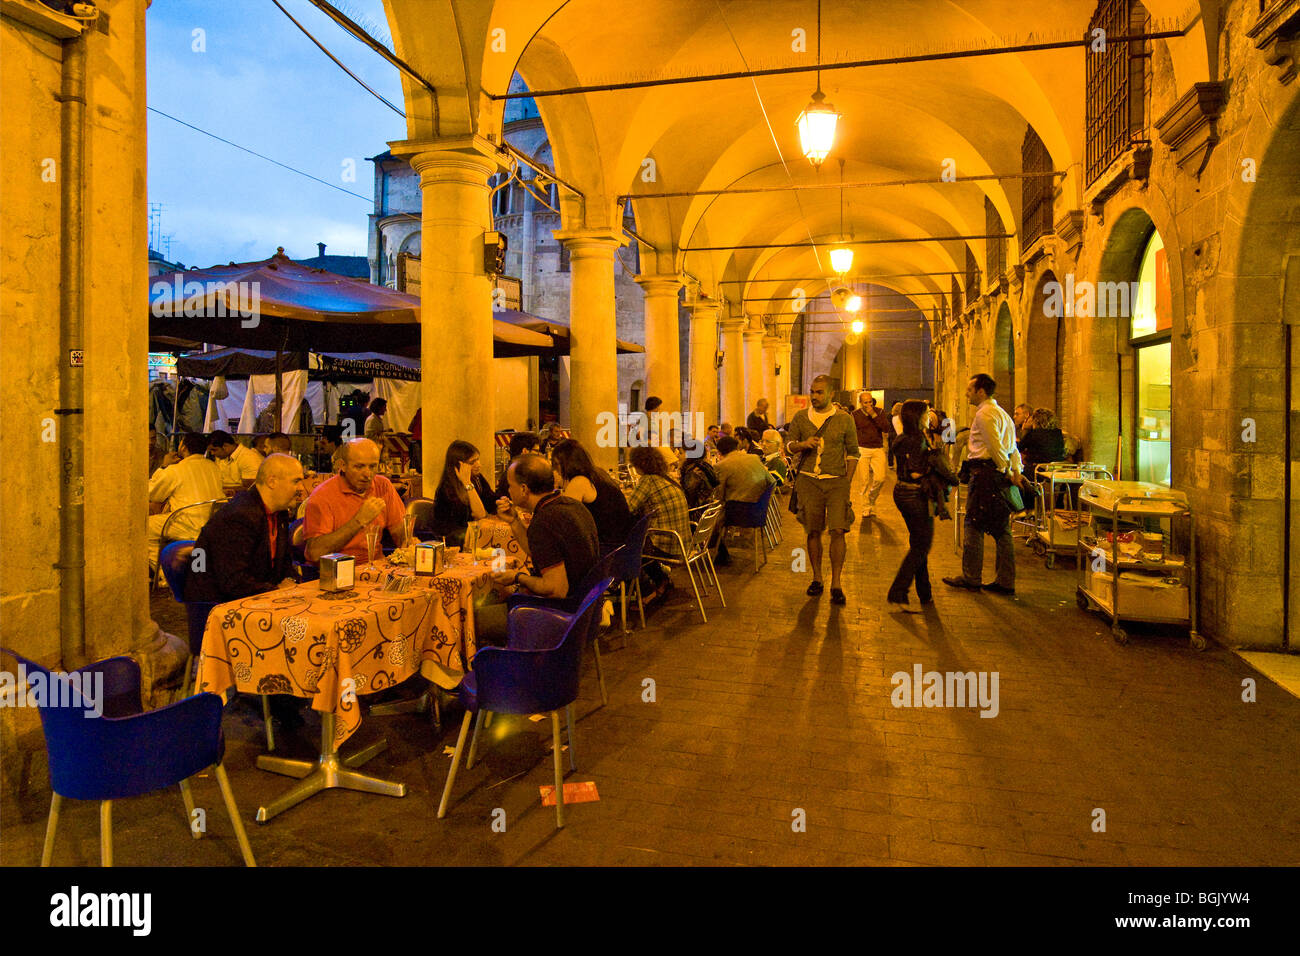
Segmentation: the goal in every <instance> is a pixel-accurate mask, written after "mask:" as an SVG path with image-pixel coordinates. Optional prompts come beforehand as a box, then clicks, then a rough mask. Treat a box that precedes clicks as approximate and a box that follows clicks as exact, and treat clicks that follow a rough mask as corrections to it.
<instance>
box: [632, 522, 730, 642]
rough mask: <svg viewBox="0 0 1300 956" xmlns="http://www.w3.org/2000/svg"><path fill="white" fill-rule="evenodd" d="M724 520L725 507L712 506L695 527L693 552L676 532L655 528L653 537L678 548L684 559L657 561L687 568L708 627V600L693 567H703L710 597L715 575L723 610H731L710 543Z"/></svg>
mask: <svg viewBox="0 0 1300 956" xmlns="http://www.w3.org/2000/svg"><path fill="white" fill-rule="evenodd" d="M721 517H722V503H721V502H719V501H714V502H711V503H710V504H709V505H708V506H707V507H706V508H705V509H704V511H703V512H702V513H701V514H700V520H699V523H698V524H697V525H696V526H695V531H694V532H693V533H692V534H691V544H690V547H689V549H688V548H687V545H686V542H684V541H683V540H682V538H681V535H679V534H678V533H677V532H676V531H668V530H665V529H662V528H651V529H650V531H649V533H650V534H651V535H661V536H663V539H664V543H665V544H676V546H677V553H678V555H680V557H673V556H665V557H656V558H655V560H656V561H658V562H660V563H661V564H667V565H669V566H670V567H679V566H683V567H685V568H686V575H687V577H689V578H690V579H691V590H693V591H694V592H695V600H696V602H697V603H698V604H699V606H700V617H702V618H704V623H706V624H707V623H708V622H709V616H708V615H707V614H706V613H705V612H704V599H703V598H702V597H701V596H700V587H699V586H697V585H696V572H695V571H694V570H693V568H692V566H693V565H697V564H698V565H700V566H701V567H700V570H699V584H700V586H702V587H703V588H704V593H705V594H708V593H709V584H708V576H709V575H711V576H712V578H713V583H714V584H715V585H716V586H717V588H718V599H719V600H720V601H721V602H722V606H723V607H726V606H727V599H726V598H725V597H723V596H722V583H721V582H720V581H719V580H718V572H717V570H716V569H715V568H714V567H713V555H711V554H710V553H709V542H710V540H711V539H712V537H713V532H714V530H715V529H716V528H717V526H718V521H719V520H720V519H721ZM659 548H660V550H661V551H667V550H668V548H665V547H663V546H662V545H659Z"/></svg>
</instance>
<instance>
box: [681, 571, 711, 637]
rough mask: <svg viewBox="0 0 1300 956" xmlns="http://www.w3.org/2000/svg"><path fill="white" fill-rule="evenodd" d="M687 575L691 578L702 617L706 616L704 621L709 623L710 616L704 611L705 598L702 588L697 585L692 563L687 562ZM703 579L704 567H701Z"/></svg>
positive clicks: (692, 588)
mask: <svg viewBox="0 0 1300 956" xmlns="http://www.w3.org/2000/svg"><path fill="white" fill-rule="evenodd" d="M686 576H687V577H689V578H690V579H691V590H692V591H694V592H695V603H696V604H698V605H699V606H700V617H702V618H704V623H705V624H708V623H709V616H708V615H707V614H705V613H704V598H702V597H701V596H700V589H699V588H698V587H696V586H695V572H694V571H692V570H691V563H690V562H689V561H687V562H686ZM700 578H701V581H702V580H703V578H704V569H703V568H701V569H700Z"/></svg>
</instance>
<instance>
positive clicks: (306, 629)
mask: <svg viewBox="0 0 1300 956" xmlns="http://www.w3.org/2000/svg"><path fill="white" fill-rule="evenodd" d="M392 569H393V567H392V566H391V565H389V564H388V563H387V562H386V561H385V562H380V563H378V564H376V565H375V566H374V567H371V566H369V565H362V566H360V567H358V569H357V576H356V586H355V587H353V588H352V589H350V590H348V591H343V592H337V593H330V592H322V591H321V590H320V582H319V581H311V582H307V583H305V584H300V585H298V586H297V587H294V588H289V589H285V590H276V591H268V592H265V593H263V594H257V595H253V596H251V597H246V598H241V599H239V600H237V601H230V602H227V603H225V604H219V605H217V606H216V607H215V608H213V609H212V613H211V615H210V616H209V618H208V624H207V628H206V630H205V631H204V635H203V650H202V656H201V657H200V660H199V677H198V687H197V690H198V691H200V692H201V691H205V690H206V691H212V692H214V693H219V694H223V695H224V694H225V693H226V692H227V691H228V690H229V689H230V688H231V687H234V688H235V689H237V690H239V691H244V692H247V693H252V694H292V695H293V696H295V697H304V698H308V699H310V700H311V702H312V709H314V710H318V711H320V712H321V715H322V716H321V753H320V759H319V760H318V761H307V760H289V759H285V758H282V757H274V756H270V755H263V756H260V757H258V758H257V765H258V767H259V768H260V769H263V770H268V771H271V772H273V773H280V774H285V775H287V776H291V777H297V778H300V781H301V782H300V783H298V784H297V785H296V786H294V787H293V788H291V789H290V790H289V791H288V792H286V793H285V794H283V795H282V796H280V797H279V798H277V799H276V800H274V801H272V802H271V803H270V804H268V805H267V806H263V807H260V808H258V811H257V820H258V822H259V823H265V822H266V821H267V820H269V819H271V818H272V817H274V816H276V815H277V814H279V813H282V812H283V811H285V810H287V809H289V808H290V807H293V806H296V805H297V804H299V803H301V802H302V801H304V800H306V799H307V798H308V797H310V796H312V795H313V794H315V793H318V792H320V791H321V790H324V789H329V788H332V787H342V788H345V789H349V790H359V791H362V792H367V793H380V794H384V795H386V796H394V797H401V796H405V795H406V786H405V784H401V783H394V782H391V781H387V780H382V779H379V778H376V777H371V776H368V775H366V774H362V773H359V772H357V771H356V770H355V768H357V767H360V766H361V765H362V764H364V763H365V762H366V761H367V760H369V759H370V758H371V757H374V756H375V755H377V754H379V753H382V752H383V751H384V749H385V748H387V746H388V742H387V740H379V741H376V742H375V743H373V744H370V745H369V746H367V747H365V748H363V749H362V750H360V751H358V752H357V753H355V754H352V755H351V756H350V757H346V758H341V757H340V756H339V753H338V748H339V746H340V745H341V744H342V743H343V742H344V741H346V740H347V739H348V738H349V737H351V736H352V734H353V733H355V732H356V730H357V728H358V727H359V726H360V724H361V708H360V706H359V704H358V701H357V695H359V694H373V693H377V692H379V691H383V690H386V689H388V688H390V687H393V686H395V685H397V684H400V683H401V682H402V681H404V680H406V679H407V678H409V677H412V676H413V675H414V674H415V673H416V671H417V670H418V671H419V672H420V673H422V674H423V675H424V676H426V677H427V678H428V679H430V680H432V681H434V682H436V683H438V684H440V685H442V686H447V687H449V686H455V684H456V682H457V681H458V680H459V678H460V676H461V675H462V674H463V673H464V671H465V669H466V667H467V665H468V662H469V661H470V660H471V659H472V658H473V656H474V651H475V645H474V627H473V602H474V599H475V597H477V596H479V595H481V594H483V593H485V592H486V591H487V590H489V589H490V588H491V563H490V562H479V563H476V564H471V563H469V562H464V563H457V564H454V565H453V566H452V567H451V568H449V569H448V570H447V571H445V572H444V573H442V574H439V575H437V576H436V577H433V578H420V579H418V580H417V581H416V583H415V585H414V586H413V588H412V589H411V590H410V591H407V592H405V593H397V592H391V591H383V590H382V589H381V588H382V580H383V578H384V577H385V575H386V573H387V572H388V571H389V570H392ZM399 573H400V572H399ZM405 573H406V574H410V573H411V572H410V571H409V570H406V571H405Z"/></svg>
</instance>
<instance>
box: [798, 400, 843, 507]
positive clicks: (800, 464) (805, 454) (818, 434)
mask: <svg viewBox="0 0 1300 956" xmlns="http://www.w3.org/2000/svg"><path fill="white" fill-rule="evenodd" d="M834 417H835V416H834V415H833V414H832V415H829V416H827V418H826V421H824V422H822V425H821V428H819V429H817V431H816V433H815V434H814V435H813V436H812V437H813V438H821V437H822V432H824V431H825V430H826V426H827V425H829V424H830V423H831V419H832V418H834ZM809 454H810V453H809V452H806V451H805V452H803V453H801V454H800V455H799V460H798V461H796V462H795V463H794V467H793V468H792V469H790V471H791V473H792V474H793V475H794V477H793V478H791V479H790V484H791V490H790V503H789V504H788V505H787V506H786V507H788V508H789V509H790V513H791V514H796V515H797V514H798V513H799V482H798V480H797V479H798V478H799V469H801V468H803V463H804V459H805V458H807V457H808V455H809ZM852 521H853V506H852V505H850V506H849V522H850V523H852Z"/></svg>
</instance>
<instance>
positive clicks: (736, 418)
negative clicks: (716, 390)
mask: <svg viewBox="0 0 1300 956" xmlns="http://www.w3.org/2000/svg"><path fill="white" fill-rule="evenodd" d="M721 328H722V351H723V352H724V353H725V354H724V356H723V359H722V408H721V415H722V420H723V421H724V422H730V423H731V424H732V425H733V426H734V427H736V428H742V427H743V426H744V424H745V416H746V415H747V414H748V412H749V409H747V408H746V407H745V339H744V335H745V320H744V319H743V318H742V317H739V316H728V317H727V318H725V319H723V320H722V322H721Z"/></svg>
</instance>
